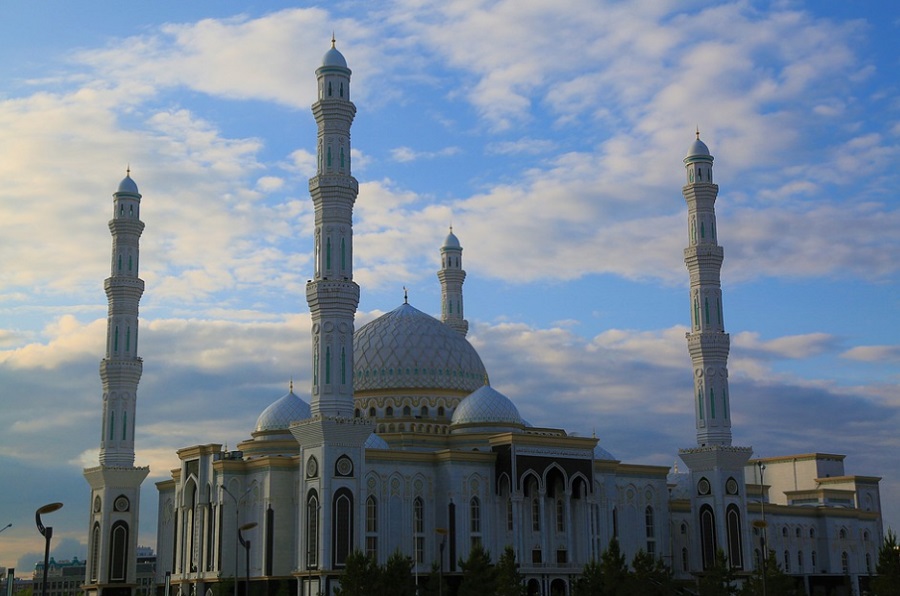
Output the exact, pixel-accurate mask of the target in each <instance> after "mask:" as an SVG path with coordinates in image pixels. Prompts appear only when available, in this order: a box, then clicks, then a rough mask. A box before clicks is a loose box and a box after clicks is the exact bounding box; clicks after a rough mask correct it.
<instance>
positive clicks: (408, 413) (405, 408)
mask: <svg viewBox="0 0 900 596" xmlns="http://www.w3.org/2000/svg"><path fill="white" fill-rule="evenodd" d="M403 415H404V416H411V415H412V410H411V409H410V407H409V406H403Z"/></svg>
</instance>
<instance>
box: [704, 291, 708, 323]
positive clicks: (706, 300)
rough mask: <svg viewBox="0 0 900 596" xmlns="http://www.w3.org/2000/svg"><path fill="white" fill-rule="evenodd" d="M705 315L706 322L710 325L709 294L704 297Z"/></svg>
mask: <svg viewBox="0 0 900 596" xmlns="http://www.w3.org/2000/svg"><path fill="white" fill-rule="evenodd" d="M703 316H704V319H705V320H706V324H707V325H709V296H705V297H704V298H703Z"/></svg>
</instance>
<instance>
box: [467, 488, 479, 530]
mask: <svg viewBox="0 0 900 596" xmlns="http://www.w3.org/2000/svg"><path fill="white" fill-rule="evenodd" d="M469 520H470V522H469V530H470V531H471V532H472V533H473V534H480V533H481V501H479V500H478V497H472V499H471V500H470V501H469Z"/></svg>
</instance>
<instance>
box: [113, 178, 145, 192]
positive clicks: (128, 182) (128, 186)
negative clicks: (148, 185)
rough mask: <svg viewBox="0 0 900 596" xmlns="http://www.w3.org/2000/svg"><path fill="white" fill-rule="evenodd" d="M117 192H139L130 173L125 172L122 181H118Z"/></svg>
mask: <svg viewBox="0 0 900 596" xmlns="http://www.w3.org/2000/svg"><path fill="white" fill-rule="evenodd" d="M116 192H117V193H118V192H127V193H129V194H133V195H137V194H140V193H139V192H138V187H137V184H135V182H134V180H132V179H131V174H127V175H126V176H125V177H124V178H122V181H121V182H119V190H117V191H116Z"/></svg>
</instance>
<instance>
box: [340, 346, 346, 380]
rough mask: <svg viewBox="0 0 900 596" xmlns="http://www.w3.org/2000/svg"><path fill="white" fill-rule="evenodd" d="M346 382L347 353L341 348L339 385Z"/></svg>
mask: <svg viewBox="0 0 900 596" xmlns="http://www.w3.org/2000/svg"><path fill="white" fill-rule="evenodd" d="M346 382H347V351H346V350H345V349H344V346H341V384H345V383H346Z"/></svg>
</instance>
